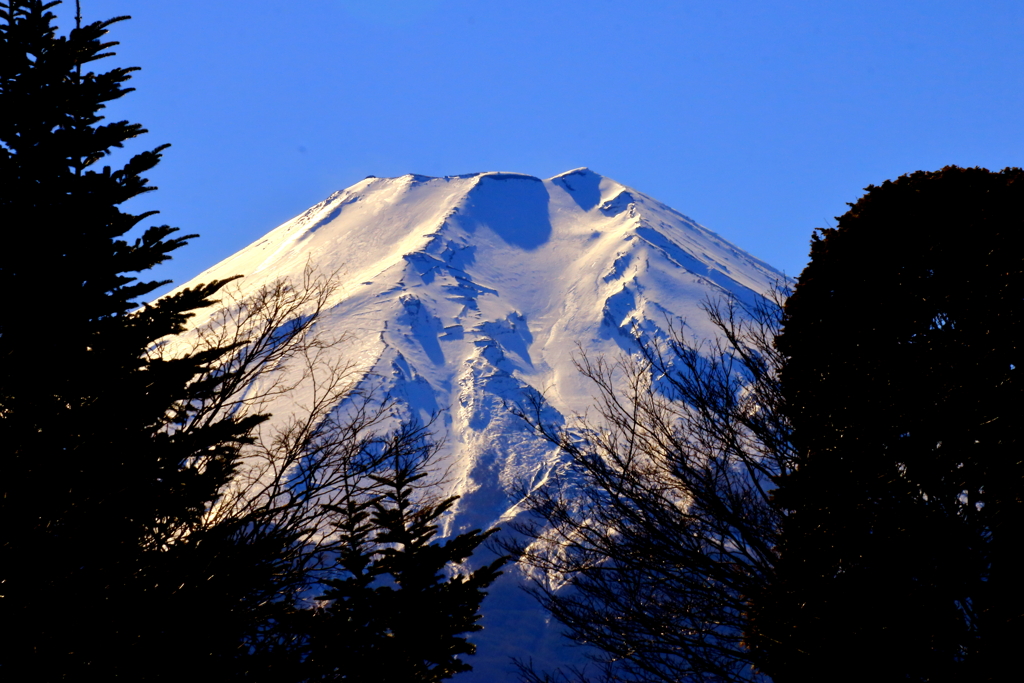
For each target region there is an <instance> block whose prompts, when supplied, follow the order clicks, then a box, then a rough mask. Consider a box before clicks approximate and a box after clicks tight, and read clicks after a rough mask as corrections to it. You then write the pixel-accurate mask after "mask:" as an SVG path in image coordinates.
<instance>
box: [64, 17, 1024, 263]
mask: <svg viewBox="0 0 1024 683" xmlns="http://www.w3.org/2000/svg"><path fill="white" fill-rule="evenodd" d="M57 11H58V14H59V16H60V17H61V18H62V21H61V23H62V26H67V27H70V25H71V20H72V16H73V12H74V2H73V0H70V1H69V2H65V4H64V5H63V6H62V7H60V8H58V10H57ZM82 11H83V14H84V17H85V20H86V21H91V20H95V19H102V18H109V17H112V16H117V15H123V14H130V15H132V16H133V19H132V20H131V21H126V22H122V23H120V24H116V25H115V26H114V27H113V28H112V31H111V34H110V38H111V39H112V40H117V41H120V43H121V45H120V46H118V47H117V48H115V49H116V51H117V56H116V57H113V58H110V59H107V60H105V62H99V63H97V66H99V67H104V68H110V67H113V66H115V65H117V66H140V67H142V71H140V72H138V73H137V74H136V75H135V77H134V79H133V80H132V82H131V85H133V86H134V87H136V88H137V92H134V93H131V94H130V95H128V96H126V97H125V98H123V99H122V100H121V101H119V102H118V103H116V105H113V106H111V107H110V116H111V118H117V119H122V118H127V119H129V120H131V121H135V122H138V123H141V124H143V125H144V126H145V127H146V128H148V129H149V131H150V133H149V135H147V136H144V137H143V138H140V139H139V141H137V142H136V143H135V144H134V146H133V147H132V150H133V151H139V150H141V149H143V147H146V148H149V147H154V146H156V145H158V144H160V143H164V142H170V143H171V144H172V147H171V149H169V150H168V151H167V153H166V155H165V160H164V162H163V163H162V164H161V165H160V166H158V167H157V168H156V169H154V171H153V172H152V173H151V174H150V177H151V180H152V181H153V182H154V184H156V185H158V186H159V187H160V190H159V191H158V192H155V193H151V194H150V195H147V196H146V197H145V198H141V199H138V200H135V202H134V204H132V205H129V208H131V209H134V210H143V209H150V208H155V209H159V210H160V211H161V212H162V213H161V216H160V217H159V218H158V220H159V222H166V223H169V224H171V225H175V226H178V227H180V228H182V229H183V230H184V231H186V232H198V233H200V234H201V235H202V237H201V238H200V239H198V240H196V241H194V242H193V243H192V244H191V245H190V246H189V247H187V248H185V249H182V250H179V252H177V253H176V254H175V258H174V261H173V263H172V264H171V265H167V266H163V267H161V268H160V269H159V270H158V271H155V276H156V277H160V278H170V279H173V280H175V281H177V282H179V283H180V282H183V281H184V280H186V279H188V278H190V277H191V276H193V275H195V274H197V273H198V272H200V271H201V270H203V269H205V268H206V267H208V266H210V265H212V264H213V263H215V262H217V261H219V260H220V259H222V258H224V257H226V256H229V255H230V254H232V253H234V252H235V251H237V250H238V249H240V248H242V247H244V246H245V245H247V244H249V243H250V242H252V241H253V240H255V239H257V238H258V237H260V236H261V235H262V234H263V233H265V232H267V231H268V230H270V229H272V228H274V227H275V226H277V225H278V224H280V223H282V222H284V221H285V220H287V219H289V218H291V217H293V216H294V215H296V214H298V213H300V212H302V211H303V210H305V209H306V208H308V207H309V206H311V205H313V204H315V203H316V202H318V201H320V200H321V199H323V198H324V197H326V196H327V195H328V194H330V193H331V192H332V191H334V190H337V189H341V188H343V187H346V186H348V185H350V184H352V183H354V182H357V181H358V180H360V179H362V178H363V177H365V176H367V175H376V176H381V177H383V176H396V175H402V174H405V173H410V172H412V173H420V174H424V175H435V176H438V175H451V174H458V173H468V172H475V171H491V170H507V171H518V172H523V173H530V174H533V175H537V176H541V177H548V176H551V175H554V174H556V173H560V172H562V171H565V170H568V169H571V168H575V167H578V166H589V167H590V168H592V169H594V170H595V171H597V172H599V173H602V174H604V175H606V176H609V177H612V178H615V179H616V180H618V181H620V182H622V183H625V184H626V185H630V186H632V187H634V188H636V189H638V190H640V191H642V192H645V193H647V194H649V195H651V196H653V197H655V198H657V199H659V200H661V201H663V202H665V203H667V204H669V205H670V206H672V207H674V208H676V209H678V210H679V211H681V212H683V213H684V214H687V215H689V216H690V217H692V218H694V219H695V220H697V221H698V222H700V223H702V224H704V225H706V226H707V227H709V228H710V229H712V230H714V231H716V232H718V233H719V234H721V235H722V236H723V237H725V238H727V239H729V240H731V241H733V242H734V243H736V244H737V245H738V246H740V247H742V248H744V249H746V250H748V251H750V252H752V253H753V254H755V255H756V256H759V257H760V258H762V259H764V260H766V261H768V262H770V263H772V264H773V265H775V266H776V267H778V268H781V269H784V270H785V271H786V272H787V273H788V274H790V275H796V274H798V273H799V271H800V270H801V269H802V267H803V266H804V264H805V263H806V255H807V245H808V240H809V237H810V234H811V232H812V230H813V229H814V228H815V227H823V226H826V225H829V224H831V223H833V222H834V220H833V217H834V216H837V215H839V214H841V213H842V212H844V211H845V208H846V207H845V203H846V202H852V201H854V200H856V199H857V198H858V197H859V196H860V195H861V194H862V193H863V188H864V187H865V186H866V185H868V184H871V183H875V184H877V183H880V182H882V181H884V180H886V179H889V178H895V177H896V176H898V175H901V174H903V173H907V172H911V171H915V170H919V169H926V170H934V169H937V168H940V167H942V166H944V165H947V164H958V165H961V166H976V165H977V166H984V167H987V168H991V169H1000V168H1003V167H1006V166H1024V119H1022V115H1024V2H1021V0H1005V1H1002V0H963V1H956V2H954V1H948V0H899V1H898V2H893V0H885V1H874V0H857V1H856V2H854V1H852V0H851V1H842V2H841V1H838V0H837V1H826V2H822V1H821V0H794V1H790V2H783V1H778V2H776V1H772V0H746V1H729V0H713V1H709V0H700V1H696V0H694V1H691V0H674V1H660V0H633V1H626V0H620V1H619V2H612V1H607V0H586V1H582V0H557V1H555V0H548V1H544V2H541V1H535V0H515V1H513V2H494V1H492V0H445V1H443V2H442V1H433V0H390V1H389V0H305V1H303V2H295V1H294V0H289V1H284V0H248V1H247V2H241V1H238V0H204V1H203V2H200V1H198V0H174V1H173V2H168V1H166V0H163V1H157V0H82ZM104 65H105V66H104ZM882 248H884V247H882Z"/></svg>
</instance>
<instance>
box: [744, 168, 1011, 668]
mask: <svg viewBox="0 0 1024 683" xmlns="http://www.w3.org/2000/svg"><path fill="white" fill-rule="evenodd" d="M851 207H852V208H851V209H850V211H849V212H847V213H846V214H845V215H843V216H842V217H840V218H839V223H838V226H837V227H836V228H834V229H829V230H824V231H822V234H821V235H820V236H816V238H815V240H814V242H813V248H812V251H811V262H810V264H809V265H808V266H807V268H806V270H805V271H804V272H803V273H802V274H801V276H800V278H799V283H798V285H797V287H796V289H795V292H794V294H793V296H792V297H791V298H790V299H789V301H788V303H787V304H786V313H785V321H784V329H783V332H782V334H781V335H780V336H779V338H778V342H777V343H778V348H779V350H780V351H781V353H782V354H783V357H784V368H783V370H782V373H781V383H782V391H783V394H784V396H785V398H786V403H785V405H786V406H787V411H788V415H789V418H790V420H791V421H792V425H793V438H794V440H795V444H796V447H797V449H798V463H799V465H798V467H797V468H796V471H795V472H792V473H790V474H788V475H787V476H784V477H782V478H781V479H780V480H779V482H780V488H779V490H778V492H777V495H776V500H777V502H778V504H779V505H780V508H781V509H782V510H783V511H785V512H786V516H785V521H784V524H783V533H782V535H781V544H780V551H781V560H780V563H779V565H778V567H777V568H776V575H775V576H776V578H775V580H774V581H773V583H772V584H771V586H770V589H769V590H768V591H767V592H766V593H765V594H763V595H760V596H758V597H757V599H756V600H755V606H756V610H755V629H754V632H753V637H752V643H753V644H754V646H755V648H756V649H758V650H759V651H760V652H761V654H760V656H759V657H760V659H759V663H760V664H761V665H762V666H763V668H764V670H765V671H767V672H768V673H770V674H772V675H773V676H774V677H775V678H776V680H778V681H807V680H818V679H819V678H820V676H821V674H822V672H823V671H827V670H828V669H829V667H833V666H836V665H837V664H838V663H841V666H842V667H843V668H844V669H845V670H846V671H848V672H850V675H851V676H854V677H856V676H858V675H862V676H864V677H865V678H872V679H878V678H880V677H881V678H884V679H887V680H901V681H902V680H919V681H934V680H947V679H951V678H956V679H958V680H994V679H995V678H998V672H1000V671H1002V672H1005V671H1008V670H1010V664H1011V662H1010V661H1009V660H1010V658H1011V657H1012V656H1013V652H1014V648H1013V645H1014V642H1015V640H1016V639H1015V636H1019V635H1020V633H1021V632H1022V628H1024V622H1022V614H1024V590H1022V588H1021V583H1020V581H1019V577H1018V576H1017V567H1018V563H1017V561H1016V560H1015V557H1016V553H1017V552H1018V545H1019V543H1020V539H1021V538H1022V534H1024V460H1022V458H1021V445H1020V441H1019V436H1018V431H1019V428H1018V424H1017V416H1018V414H1019V411H1020V407H1021V405H1022V398H1024V397H1022V394H1021V383H1020V378H1019V377H1018V376H1017V375H1018V371H1017V368H1018V367H1020V366H1021V361H1022V358H1021V347H1020V340H1021V339H1022V338H1024V306H1022V302H1024V260H1022V258H1021V253H1020V249H1019V244H1020V235H1021V233H1022V230H1024V171H1021V170H1020V169H1006V170H1005V171H1003V172H1001V173H992V172H989V171H986V170H984V169H978V168H974V169H964V168H957V167H953V166H951V167H947V168H944V169H942V170H941V171H938V172H934V173H926V172H917V173H913V174H911V175H907V176H903V177H901V178H899V179H898V180H896V181H892V182H886V183H884V184H882V185H881V186H879V187H869V188H868V191H867V194H866V195H864V197H862V198H861V199H860V200H859V201H858V202H857V203H856V204H853V205H851ZM883 662H884V664H883Z"/></svg>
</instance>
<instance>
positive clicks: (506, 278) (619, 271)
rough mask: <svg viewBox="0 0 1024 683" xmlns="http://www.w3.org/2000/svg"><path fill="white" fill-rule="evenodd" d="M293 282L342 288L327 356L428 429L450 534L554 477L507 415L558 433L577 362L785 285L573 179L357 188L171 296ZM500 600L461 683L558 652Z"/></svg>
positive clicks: (705, 235)
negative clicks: (342, 336) (525, 410)
mask: <svg viewBox="0 0 1024 683" xmlns="http://www.w3.org/2000/svg"><path fill="white" fill-rule="evenodd" d="M307 265H312V266H313V267H315V268H316V269H317V270H318V271H319V272H322V273H334V272H337V273H339V274H340V276H341V280H342V283H343V284H342V287H341V288H340V289H339V290H338V291H337V292H336V293H335V295H334V297H333V298H332V300H331V301H330V307H329V310H328V311H327V313H326V314H325V315H324V316H323V318H322V319H321V327H322V328H324V329H328V330H331V331H336V332H344V333H347V334H348V342H347V343H346V344H345V345H344V346H343V348H341V349H340V350H339V352H341V353H345V354H346V355H347V357H348V358H351V359H353V360H355V361H357V362H358V363H359V364H360V365H361V366H362V367H363V369H364V370H365V372H366V373H367V377H368V380H367V381H371V380H370V378H374V379H373V381H376V382H380V383H381V384H382V387H383V389H384V390H386V391H388V392H390V393H391V396H392V397H394V398H395V399H397V400H398V401H399V403H400V404H401V405H403V407H404V408H405V410H407V412H408V414H410V415H415V416H418V417H419V418H420V419H423V420H426V419H429V418H430V416H432V415H437V416H438V421H437V422H435V424H436V425H438V428H439V430H440V431H441V432H442V434H443V435H444V436H445V440H446V443H445V447H444V451H443V463H442V465H443V466H444V467H447V468H448V484H447V486H448V487H449V488H450V493H451V494H455V495H460V496H461V499H460V501H459V503H458V507H457V510H456V512H455V514H454V515H452V516H451V517H450V518H449V523H448V529H447V531H448V532H457V531H461V530H468V529H472V528H487V527H490V526H492V525H495V524H498V523H499V522H501V521H502V520H504V519H507V518H508V517H509V516H510V515H512V514H514V511H515V503H516V498H515V496H516V492H517V490H518V489H519V486H520V485H522V484H523V483H529V482H535V481H539V480H541V479H543V475H544V473H545V472H546V471H547V470H548V469H549V468H550V467H551V466H552V465H553V464H554V460H555V458H557V454H556V453H555V452H554V451H553V449H552V448H551V447H550V445H548V444H547V443H546V442H544V441H543V440H541V439H539V438H537V437H536V436H534V435H533V434H532V433H531V432H530V430H529V428H528V427H527V425H526V424H525V423H523V422H522V420H520V419H519V418H517V417H515V416H513V415H512V414H511V413H510V412H509V411H508V408H507V405H508V404H510V403H511V404H523V403H524V401H525V400H526V399H527V398H528V397H530V396H531V395H532V396H535V397H536V396H538V395H543V400H544V401H545V404H546V410H547V415H548V417H549V418H550V419H551V420H553V421H556V422H557V421H559V420H561V419H564V418H566V417H569V416H570V415H572V414H573V413H575V412H583V411H585V410H586V409H587V407H588V405H589V403H590V400H591V394H592V390H591V387H589V386H588V384H587V382H586V381H584V380H583V379H582V378H581V377H580V376H579V373H578V372H577V370H576V368H575V366H574V365H573V357H574V355H576V354H578V353H579V348H582V349H584V350H585V351H586V352H587V354H588V355H591V356H594V355H598V354H601V355H605V356H609V357H611V356H615V355H618V354H620V353H622V352H624V351H625V352H629V351H630V350H631V349H632V331H633V330H634V329H638V330H640V331H641V332H642V333H644V334H648V335H659V334H664V331H665V330H666V329H667V326H668V324H669V323H677V324H678V320H679V319H683V320H685V321H686V324H687V326H688V328H689V329H688V332H689V333H691V334H694V335H697V336H710V335H711V334H712V330H711V329H710V328H709V327H708V326H707V323H706V322H705V320H704V316H703V313H702V312H701V311H700V309H699V305H700V303H701V302H702V301H704V300H706V299H707V298H708V297H712V298H715V297H719V296H722V295H734V296H737V297H739V298H740V299H742V300H746V301H750V300H752V298H754V297H757V296H760V295H761V294H762V293H765V292H767V291H768V290H769V289H770V288H771V287H772V285H773V284H774V283H775V282H776V281H778V280H780V279H781V278H782V275H781V273H779V272H777V271H776V270H774V269H773V268H771V267H770V266H768V265H767V264H765V263H763V262H761V261H759V260H757V259H756V258H754V257H752V256H750V255H749V254H747V253H746V252H744V251H742V250H740V249H738V248H736V247H734V246H732V245H731V244H729V243H728V242H726V241H724V240H723V239H721V238H720V237H718V236H717V235H715V234H714V233H713V232H711V231H709V230H707V229H706V228H704V227H702V226H700V225H698V224H697V223H695V222H693V221H692V220H690V219H689V218H687V217H686V216H683V215H682V214H680V213H678V212H676V211H675V210H673V209H670V208H669V207H667V206H665V205H664V204H661V203H659V202H657V201H656V200H654V199H652V198H650V197H648V196H646V195H644V194H642V193H640V192H637V191H635V190H633V189H631V188H628V187H625V186H623V185H621V184H619V183H617V182H615V181H614V180H611V179H609V178H604V177H602V176H600V175H598V174H596V173H594V172H592V171H590V170H588V169H576V170H573V171H569V172H567V173H563V174H561V175H558V176H555V177H553V178H549V179H547V180H541V179H538V178H534V177H532V176H528V175H522V174H518V173H479V174H471V175H461V176H447V177H444V178H429V177H424V176H417V175H406V176H402V177H400V178H367V179H366V180H363V181H362V182H359V183H357V184H355V185H353V186H352V187H349V188H348V189H345V190H342V191H340V192H337V193H335V194H333V195H331V196H330V197H328V198H327V199H326V200H324V201H323V202H321V203H320V204H318V205H316V206H314V207H313V208H311V209H309V210H308V211H306V212H305V213H303V214H302V215H301V216H298V217H297V218H295V219H293V220H291V221H289V222H287V223H285V224H284V225H282V226H280V227H278V228H276V229H275V230H273V231H271V232H270V233H268V234H267V235H266V236H265V237H264V238H262V239H261V240H259V241H257V242H256V243H254V244H252V245H250V246H248V247H246V248H245V249H243V250H242V251H240V252H238V253H237V254H235V255H234V256H232V257H230V258H228V259H227V260H225V261H223V262H221V263H219V264H217V265H216V266H214V267H213V268H211V269H209V270H207V271H206V272H204V273H201V274H200V275H199V276H198V277H197V278H195V280H193V282H192V283H187V284H186V285H185V286H189V285H192V284H196V283H199V282H205V281H209V280H211V279H215V278H225V277H230V276H233V275H238V274H241V275H244V276H245V277H244V279H243V280H242V281H241V286H242V293H243V294H244V293H245V292H247V291H254V290H256V289H257V288H259V287H260V286H261V285H263V284H265V283H267V282H269V281H272V280H275V279H278V278H292V279H297V278H300V277H301V275H302V273H303V271H304V269H305V268H306V267H307ZM202 322H203V318H202V317H200V318H198V319H197V320H196V321H195V323H196V324H201V323H202ZM282 414H283V413H282ZM515 582H516V577H515V576H514V572H511V573H509V575H507V576H505V577H502V579H501V580H500V581H499V585H496V586H495V587H494V588H493V590H492V596H491V597H490V598H489V599H488V601H487V602H485V603H484V612H485V617H484V621H483V623H484V626H485V630H484V631H483V632H481V633H480V634H478V635H477V636H476V637H474V640H475V641H477V642H478V643H479V644H480V648H479V651H478V655H477V656H476V657H474V658H473V660H472V663H473V665H474V668H475V671H474V672H473V673H471V674H466V675H465V676H464V677H461V678H460V680H463V681H466V682H467V683H468V682H469V681H502V680H506V673H505V671H506V669H507V668H508V664H507V658H508V656H513V655H514V656H519V657H522V658H527V659H528V658H530V657H531V656H532V657H533V658H534V659H544V658H545V657H546V656H547V655H546V654H545V653H546V652H548V651H549V648H554V647H555V646H557V645H558V644H557V643H556V642H553V641H557V638H556V636H555V634H556V633H557V628H556V627H554V626H551V625H546V624H545V622H544V620H543V615H542V614H541V613H540V612H539V611H538V609H537V608H536V607H535V606H534V605H532V604H531V603H530V602H529V599H528V598H526V597H525V596H524V595H523V594H522V593H520V592H519V591H517V590H515ZM551 656H556V655H554V654H552V655H551ZM507 680H514V677H511V676H509V677H508V678H507Z"/></svg>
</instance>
